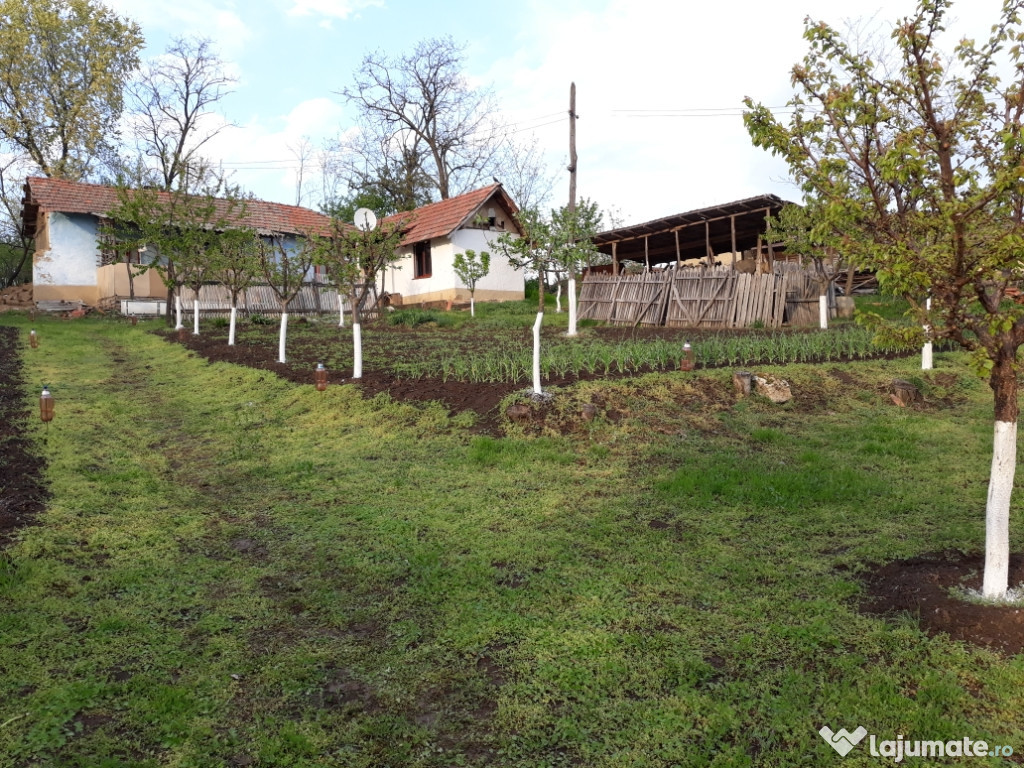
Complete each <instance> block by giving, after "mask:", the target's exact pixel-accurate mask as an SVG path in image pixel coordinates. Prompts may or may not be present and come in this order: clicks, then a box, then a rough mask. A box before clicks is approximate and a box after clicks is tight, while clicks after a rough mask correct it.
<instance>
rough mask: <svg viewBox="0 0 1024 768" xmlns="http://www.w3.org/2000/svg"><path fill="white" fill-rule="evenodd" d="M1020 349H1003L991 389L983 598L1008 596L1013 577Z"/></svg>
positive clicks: (993, 373)
mask: <svg viewBox="0 0 1024 768" xmlns="http://www.w3.org/2000/svg"><path fill="white" fill-rule="evenodd" d="M1016 356H1017V350H1016V348H1010V349H1007V348H1006V347H1001V348H1000V350H999V356H998V358H999V359H998V360H996V363H995V366H994V367H993V368H992V374H991V376H990V377H989V386H990V387H992V391H993V392H994V394H995V417H996V418H995V422H996V423H995V431H994V435H993V440H992V470H991V473H990V475H989V482H988V500H987V501H986V504H985V575H984V580H983V582H982V587H981V591H982V595H983V596H984V597H987V598H994V599H999V598H1002V597H1005V596H1006V591H1007V589H1008V588H1009V586H1010V584H1009V578H1010V494H1011V493H1012V491H1013V478H1014V474H1015V473H1016V469H1017V415H1018V412H1019V407H1018V404H1017V370H1016V364H1015V359H1016Z"/></svg>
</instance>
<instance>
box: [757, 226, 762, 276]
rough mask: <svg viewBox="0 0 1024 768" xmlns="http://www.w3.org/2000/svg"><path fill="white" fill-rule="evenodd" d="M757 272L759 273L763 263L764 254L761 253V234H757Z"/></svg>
mask: <svg viewBox="0 0 1024 768" xmlns="http://www.w3.org/2000/svg"><path fill="white" fill-rule="evenodd" d="M756 263H757V270H756V271H757V274H761V265H762V264H763V263H764V255H763V254H762V253H761V236H760V235H758V236H757V262H756Z"/></svg>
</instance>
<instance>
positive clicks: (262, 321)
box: [249, 312, 274, 325]
mask: <svg viewBox="0 0 1024 768" xmlns="http://www.w3.org/2000/svg"><path fill="white" fill-rule="evenodd" d="M249 322H250V323H252V324H253V325H273V324H274V320H273V319H272V318H269V317H267V316H266V315H261V314H259V313H258V312H257V313H256V314H255V315H250V316H249Z"/></svg>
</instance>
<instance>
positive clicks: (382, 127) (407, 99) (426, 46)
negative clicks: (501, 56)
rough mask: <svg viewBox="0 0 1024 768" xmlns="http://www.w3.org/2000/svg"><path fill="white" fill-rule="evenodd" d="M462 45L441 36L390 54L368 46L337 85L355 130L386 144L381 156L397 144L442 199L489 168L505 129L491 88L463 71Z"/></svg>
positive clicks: (466, 186) (488, 172) (470, 185)
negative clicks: (345, 81)
mask: <svg viewBox="0 0 1024 768" xmlns="http://www.w3.org/2000/svg"><path fill="white" fill-rule="evenodd" d="M464 50H465V47H464V46H463V45H459V44H456V43H455V41H454V40H452V38H451V37H441V38H431V39H427V40H423V41H421V42H420V43H418V44H417V45H416V47H415V49H413V51H412V53H410V54H407V55H405V56H400V57H397V58H389V57H388V56H386V55H384V54H383V53H380V52H375V53H371V54H368V55H367V56H365V57H364V58H363V62H362V64H361V65H360V67H359V69H358V70H356V72H355V75H354V83H353V85H352V86H351V87H347V88H345V89H344V90H342V91H341V94H342V95H343V96H344V97H345V98H346V99H347V100H348V101H349V103H351V104H354V105H355V106H356V108H357V109H358V110H359V116H360V128H361V130H362V132H363V133H364V134H366V135H367V136H368V137H372V138H373V140H375V141H376V143H377V144H378V145H379V146H381V147H386V148H387V150H388V151H387V152H385V155H384V156H386V157H393V156H394V155H392V151H393V150H394V148H396V147H397V148H400V151H399V153H398V156H399V157H402V158H403V159H405V160H410V159H414V160H415V161H416V163H417V166H418V169H419V170H420V171H422V172H423V173H424V174H425V175H426V177H428V178H429V179H430V181H431V183H432V185H433V187H434V188H435V189H436V190H437V194H438V196H439V197H440V198H441V199H442V200H446V199H448V198H449V197H451V196H452V195H456V194H459V193H460V192H463V191H465V190H467V189H471V188H473V187H474V186H475V185H477V184H478V183H479V181H480V179H481V178H484V177H486V176H489V175H491V174H492V173H493V169H494V164H495V160H496V156H497V153H498V151H499V149H500V147H501V144H502V140H501V139H502V136H503V133H504V129H503V126H502V125H501V123H500V121H499V120H497V119H496V114H497V107H496V105H495V102H494V97H493V95H492V94H491V92H490V91H489V90H487V89H479V88H473V87H472V86H471V85H470V84H469V82H468V80H467V79H466V77H465V75H464V74H463V71H462V68H463V63H464V55H463V54H464ZM376 175H380V174H376Z"/></svg>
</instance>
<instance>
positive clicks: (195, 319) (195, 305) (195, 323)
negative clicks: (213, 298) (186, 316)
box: [192, 293, 199, 336]
mask: <svg viewBox="0 0 1024 768" xmlns="http://www.w3.org/2000/svg"><path fill="white" fill-rule="evenodd" d="M192 333H193V334H194V335H195V336H198V335H199V294H198V293H197V294H196V300H195V301H193V302H192Z"/></svg>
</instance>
